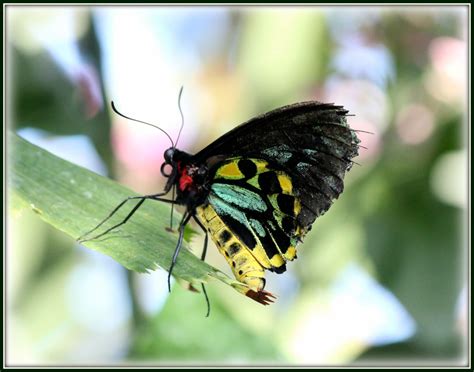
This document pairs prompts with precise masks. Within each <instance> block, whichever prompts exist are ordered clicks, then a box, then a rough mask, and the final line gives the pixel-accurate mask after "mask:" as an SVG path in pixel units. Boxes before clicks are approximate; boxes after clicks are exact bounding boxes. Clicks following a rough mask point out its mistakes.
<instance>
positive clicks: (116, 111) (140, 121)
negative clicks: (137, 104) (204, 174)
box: [110, 101, 176, 147]
mask: <svg viewBox="0 0 474 372" xmlns="http://www.w3.org/2000/svg"><path fill="white" fill-rule="evenodd" d="M110 103H111V105H112V110H114V111H115V113H116V114H118V115H120V116H122V117H124V118H125V119H128V120H133V121H136V122H138V123H142V124H146V125H150V126H152V127H154V128H156V129H159V130H161V131H162V132H163V133H164V134H166V137H168V139H169V140H170V142H171V147H176V146H175V145H174V143H173V140H172V139H171V137H170V135H169V134H168V133H167V132H166V131H165V130H164V129H162V128H160V127H158V126H156V125H153V124H150V123H147V122H145V121H142V120H137V119H133V118H131V117H129V116H127V115H124V114H122V113H121V112H119V111H118V110H117V108H116V107H115V105H114V101H111V102H110Z"/></svg>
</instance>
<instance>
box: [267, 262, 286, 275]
mask: <svg viewBox="0 0 474 372" xmlns="http://www.w3.org/2000/svg"><path fill="white" fill-rule="evenodd" d="M270 271H273V272H275V273H277V274H282V273H284V272H285V271H286V265H285V264H283V265H281V266H280V267H272V268H271V269H270Z"/></svg>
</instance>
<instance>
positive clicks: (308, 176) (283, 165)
mask: <svg viewBox="0 0 474 372" xmlns="http://www.w3.org/2000/svg"><path fill="white" fill-rule="evenodd" d="M122 116H124V115H122ZM346 116H347V110H345V109H344V108H343V107H342V106H335V105H332V104H325V103H321V102H316V101H310V102H303V103H297V104H293V105H289V106H284V107H281V108H279V109H276V110H273V111H270V112H268V113H266V114H263V115H260V116H258V117H255V118H253V119H251V120H249V121H248V122H246V123H244V124H241V125H240V126H238V127H236V128H234V129H233V130H231V131H229V132H227V133H226V134H224V135H223V136H221V137H220V138H218V139H217V140H215V141H214V142H213V143H211V144H210V145H208V146H207V147H205V148H204V149H202V150H201V151H199V152H198V153H197V154H194V155H192V154H188V153H186V152H183V151H181V150H179V149H177V148H176V146H175V144H174V143H173V145H172V147H170V148H169V149H167V150H166V151H165V153H164V159H165V161H164V163H163V164H162V166H161V173H162V174H163V176H165V177H167V178H168V181H167V183H166V186H165V190H164V192H163V193H160V194H155V195H147V196H143V197H133V198H132V199H140V201H139V203H138V204H137V205H136V206H135V208H134V209H133V210H132V212H131V213H130V214H129V215H128V216H127V217H126V219H125V220H124V221H123V222H122V223H120V224H118V225H115V226H113V227H112V228H110V229H108V230H107V231H105V232H104V233H102V234H100V235H98V236H102V235H104V234H105V233H107V232H108V231H110V230H111V229H113V228H116V227H117V226H120V225H121V224H123V223H125V222H126V221H127V220H128V219H129V218H130V217H131V215H132V214H133V213H134V212H135V211H136V210H137V209H138V208H139V206H140V205H141V203H143V202H144V201H145V200H146V199H153V200H160V201H165V202H168V203H172V204H179V205H184V206H185V212H184V214H183V218H182V220H181V223H180V225H179V238H178V243H177V246H176V250H175V253H174V255H173V260H172V265H171V267H170V269H169V273H170V274H171V271H172V268H173V265H174V263H175V262H176V260H177V259H178V254H179V251H180V249H181V245H182V240H183V235H184V227H185V225H186V224H187V223H188V222H189V221H190V219H191V218H193V219H194V220H195V221H196V222H197V223H198V225H199V226H200V227H201V228H202V229H203V231H204V232H205V234H206V237H205V244H204V250H203V254H202V256H201V258H202V259H204V258H205V254H206V249H207V237H208V235H210V236H211V239H212V240H213V241H214V243H215V244H216V246H217V248H218V250H219V252H220V253H221V254H222V255H223V256H224V258H225V259H226V261H227V262H228V264H229V266H230V267H231V269H232V272H233V274H234V276H235V277H236V279H237V281H238V283H240V284H239V285H236V286H235V287H234V288H236V289H237V290H239V291H240V292H242V293H244V294H245V295H247V296H248V297H250V298H252V299H254V300H255V301H257V302H260V303H262V304H268V303H270V302H272V298H274V296H273V295H272V294H271V293H269V292H267V291H265V290H264V287H265V271H266V270H270V271H273V272H276V273H283V272H284V271H285V270H286V264H287V263H288V262H289V261H292V260H294V259H295V258H296V249H297V245H298V244H299V243H300V242H301V241H302V240H303V238H304V237H305V235H306V234H307V232H308V231H309V230H311V227H312V224H313V222H314V221H315V219H316V218H317V217H319V216H321V215H322V214H324V213H325V212H326V211H327V210H328V209H329V207H330V206H331V204H332V202H333V200H334V199H336V198H338V196H339V195H340V193H342V191H343V188H344V184H343V179H344V176H345V174H346V172H347V171H348V170H349V169H350V168H351V167H352V164H353V161H352V158H354V157H355V156H357V155H358V148H359V145H358V143H359V140H358V138H357V135H356V131H354V130H352V129H350V128H349V126H348V125H347V122H346ZM178 137H179V136H178ZM171 142H172V141H171ZM167 169H168V172H167V171H166V170H167ZM171 190H173V195H174V191H175V192H176V197H175V198H173V199H172V200H169V199H167V200H165V199H162V198H161V197H162V196H164V195H166V194H168V193H169V192H170V191H171ZM129 199H130V198H129ZM126 201H127V200H125V201H124V202H122V203H121V204H120V205H119V206H118V207H117V208H116V209H115V210H114V211H113V212H112V213H111V214H110V215H109V217H111V215H112V214H114V213H115V212H116V210H118V209H119V208H120V207H121V206H122V205H123V204H124V203H125V202H126ZM109 217H107V218H106V219H105V220H104V221H102V222H101V223H100V224H99V225H97V226H96V227H95V228H94V229H93V230H91V231H94V230H95V229H97V228H98V227H99V226H101V225H102V224H103V223H104V222H105V221H106V220H107V219H108V218H109ZM91 231H89V232H88V233H87V234H89V233H90V232H91ZM87 234H86V235H87ZM98 236H96V237H95V238H97V237H98ZM168 283H169V282H168ZM203 290H204V286H203ZM206 298H207V297H206Z"/></svg>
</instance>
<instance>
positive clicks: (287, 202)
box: [277, 194, 295, 216]
mask: <svg viewBox="0 0 474 372" xmlns="http://www.w3.org/2000/svg"><path fill="white" fill-rule="evenodd" d="M277 203H278V207H279V208H280V210H281V211H282V212H283V213H284V214H287V215H288V216H294V214H295V198H294V197H293V196H291V195H287V194H278V196H277Z"/></svg>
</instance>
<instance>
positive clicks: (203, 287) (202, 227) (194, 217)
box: [193, 215, 211, 318]
mask: <svg viewBox="0 0 474 372" xmlns="http://www.w3.org/2000/svg"><path fill="white" fill-rule="evenodd" d="M193 219H194V221H196V223H197V224H198V226H199V227H200V228H201V229H202V231H204V234H205V235H204V247H203V249H202V253H201V260H202V261H204V260H205V259H206V253H207V241H208V233H207V229H206V228H205V227H204V225H203V224H202V222H201V221H199V219H198V218H196V216H195V215H193ZM201 288H202V293H204V297H205V298H206V304H207V314H206V318H207V317H208V316H209V314H210V312H211V304H210V302H209V297H208V296H207V292H206V286H205V285H204V283H201Z"/></svg>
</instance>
